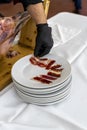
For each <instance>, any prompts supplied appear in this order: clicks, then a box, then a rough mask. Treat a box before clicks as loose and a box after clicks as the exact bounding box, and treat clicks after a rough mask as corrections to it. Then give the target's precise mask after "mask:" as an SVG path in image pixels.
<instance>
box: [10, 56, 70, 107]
mask: <svg viewBox="0 0 87 130" xmlns="http://www.w3.org/2000/svg"><path fill="white" fill-rule="evenodd" d="M30 57H31V55H28V56H25V57H23V58H21V59H20V60H18V61H17V62H16V63H15V64H14V65H13V67H12V71H11V75H12V79H13V82H14V84H15V85H14V86H15V89H16V91H17V94H18V95H19V96H20V97H21V99H22V100H24V101H25V102H28V103H32V104H36V105H51V104H54V103H59V102H61V101H63V100H65V99H66V98H67V97H68V96H69V95H70V88H71V81H72V74H71V66H70V64H69V62H68V61H67V60H66V59H64V58H62V57H60V56H55V55H51V54H48V55H46V56H44V57H46V58H49V59H54V60H55V61H56V63H58V64H61V65H62V68H64V69H63V71H62V73H61V77H60V78H57V79H56V80H54V81H53V82H52V83H50V84H44V83H41V82H38V81H35V80H33V79H32V78H33V77H35V76H37V75H40V74H47V71H48V70H46V69H44V68H40V67H38V66H35V65H32V64H31V63H30V61H29V58H30ZM44 57H43V58H44Z"/></svg>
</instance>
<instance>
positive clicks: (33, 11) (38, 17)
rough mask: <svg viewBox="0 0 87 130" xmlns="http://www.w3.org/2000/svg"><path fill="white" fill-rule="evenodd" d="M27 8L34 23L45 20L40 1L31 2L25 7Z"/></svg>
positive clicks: (40, 22)
mask: <svg viewBox="0 0 87 130" xmlns="http://www.w3.org/2000/svg"><path fill="white" fill-rule="evenodd" d="M27 10H28V11H29V14H30V15H31V17H32V18H33V19H34V21H35V23H36V24H43V23H46V22H47V20H46V15H45V12H44V7H43V4H42V3H37V4H31V5H29V6H28V7H27Z"/></svg>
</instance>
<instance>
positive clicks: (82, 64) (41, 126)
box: [0, 12, 87, 130]
mask: <svg viewBox="0 0 87 130" xmlns="http://www.w3.org/2000/svg"><path fill="white" fill-rule="evenodd" d="M48 22H49V24H54V23H55V22H57V23H59V24H63V25H64V26H71V27H72V28H77V29H81V34H79V35H78V36H76V37H75V38H72V39H71V40H70V41H69V46H68V44H67V43H68V42H67V43H66V44H64V45H62V46H61V47H54V48H53V49H52V51H51V53H56V54H57V53H58V50H59V53H58V54H60V55H61V54H62V56H64V57H65V58H67V60H69V62H70V63H71V66H72V76H73V79H72V88H71V94H70V97H69V98H68V99H67V100H65V101H64V102H61V103H59V104H55V105H51V106H44V107H43V106H36V105H32V104H27V103H25V102H23V101H22V100H21V99H20V98H19V97H18V95H17V94H16V92H15V90H14V84H13V83H11V84H10V85H8V86H7V88H6V89H4V90H3V91H2V92H1V93H0V130H15V129H16V130H20V129H21V130H25V129H26V130H87V38H86V36H87V31H86V28H87V17H85V16H81V15H76V14H73V13H68V12H63V13H59V14H57V15H55V16H54V17H52V18H50V19H49V20H48ZM72 41H73V42H72ZM79 43H80V44H79ZM63 47H64V48H67V49H66V50H64V48H63ZM62 48H63V50H62ZM70 49H71V50H70ZM69 50H70V51H69ZM73 51H74V53H73ZM63 52H64V53H63ZM71 56H72V57H71Z"/></svg>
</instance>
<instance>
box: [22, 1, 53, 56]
mask: <svg viewBox="0 0 87 130" xmlns="http://www.w3.org/2000/svg"><path fill="white" fill-rule="evenodd" d="M26 1H27V2H29V3H27V2H26ZM21 2H22V4H23V5H24V8H25V9H27V10H28V12H29V14H30V15H31V17H32V18H33V19H34V21H35V23H36V26H37V36H36V45H35V50H34V55H35V56H43V55H45V54H48V53H49V52H50V49H51V48H52V46H53V40H52V35H51V28H50V27H49V26H48V24H47V19H46V15H45V12H44V7H43V3H42V1H41V0H25V1H22V0H21Z"/></svg>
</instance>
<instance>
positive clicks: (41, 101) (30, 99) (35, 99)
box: [16, 84, 71, 104]
mask: <svg viewBox="0 0 87 130" xmlns="http://www.w3.org/2000/svg"><path fill="white" fill-rule="evenodd" d="M70 86H71V84H70V85H69V88H68V89H67V90H66V91H65V92H64V93H62V94H60V95H56V96H52V97H44V98H43V97H42V98H41V97H40V98H38V97H34V96H30V95H27V94H25V93H24V92H21V91H19V90H18V89H16V91H17V94H18V95H19V96H20V97H21V99H22V100H23V101H25V102H28V103H32V104H34V103H39V104H45V103H49V102H55V101H58V100H61V99H63V98H64V97H66V96H67V95H68V94H69V93H70V90H71V87H70Z"/></svg>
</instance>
